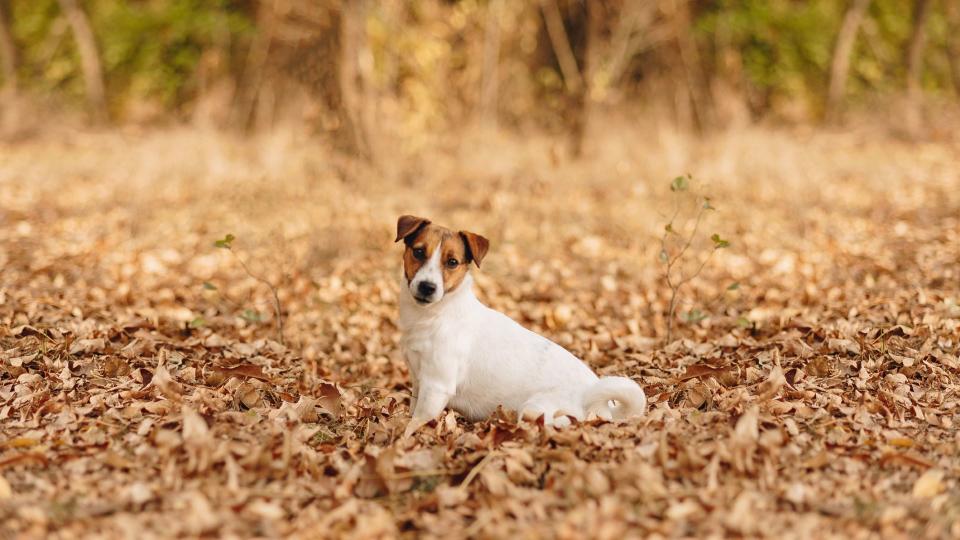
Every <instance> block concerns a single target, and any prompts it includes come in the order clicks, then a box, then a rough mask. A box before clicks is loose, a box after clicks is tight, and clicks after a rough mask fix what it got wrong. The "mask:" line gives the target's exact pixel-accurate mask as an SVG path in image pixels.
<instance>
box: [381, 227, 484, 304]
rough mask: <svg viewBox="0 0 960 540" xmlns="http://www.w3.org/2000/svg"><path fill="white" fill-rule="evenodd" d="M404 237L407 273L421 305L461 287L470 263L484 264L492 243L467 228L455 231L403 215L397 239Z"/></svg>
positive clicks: (404, 261)
mask: <svg viewBox="0 0 960 540" xmlns="http://www.w3.org/2000/svg"><path fill="white" fill-rule="evenodd" d="M401 240H403V243H404V244H405V245H406V249H405V250H404V251H403V275H404V277H406V279H407V290H408V291H410V295H411V296H413V299H414V300H416V301H417V303H418V304H420V305H428V304H433V303H435V302H439V301H440V300H441V299H442V298H443V296H444V295H445V294H447V293H449V292H451V291H453V290H455V289H456V288H457V287H459V286H460V284H461V283H463V278H464V277H466V275H467V270H468V269H469V267H470V263H471V262H472V263H476V265H477V266H478V267H479V266H480V261H482V260H483V257H484V255H486V254H487V249H488V248H489V247H490V242H489V241H488V240H487V239H486V238H484V237H482V236H480V235H479V234H474V233H472V232H467V231H459V232H453V231H451V230H450V229H448V228H446V227H441V226H439V225H436V224H433V223H431V222H430V220H429V219H426V218H421V217H416V216H400V219H398V220H397V239H396V242H399V241H401Z"/></svg>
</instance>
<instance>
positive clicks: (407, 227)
mask: <svg viewBox="0 0 960 540" xmlns="http://www.w3.org/2000/svg"><path fill="white" fill-rule="evenodd" d="M429 223H430V220H429V219H427V218H422V217H417V216H400V219H398V220H397V239H396V240H394V242H399V241H400V240H406V239H407V238H408V237H409V236H411V235H413V233H415V232H417V231H419V230H420V227H423V226H424V225H428V224H429Z"/></svg>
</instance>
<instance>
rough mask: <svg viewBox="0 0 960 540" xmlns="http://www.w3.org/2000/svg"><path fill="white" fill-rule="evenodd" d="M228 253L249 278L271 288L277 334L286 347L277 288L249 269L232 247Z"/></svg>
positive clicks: (228, 249)
mask: <svg viewBox="0 0 960 540" xmlns="http://www.w3.org/2000/svg"><path fill="white" fill-rule="evenodd" d="M227 251H229V252H230V253H232V254H233V256H234V257H235V258H236V259H237V262H239V263H240V266H242V267H243V271H244V272H246V273H247V275H248V276H250V277H252V278H253V279H255V280H257V281H259V282H260V283H263V284H264V285H266V286H267V287H269V288H270V292H271V293H273V309H274V311H275V313H276V315H277V334H278V335H279V336H280V344H281V345H286V343H284V341H283V314H282V312H281V310H280V296H279V295H278V294H277V288H276V287H275V286H274V285H273V283H271V282H270V281H269V280H268V279H266V278H264V277H262V276H258V275H257V274H254V273H253V272H251V271H250V268H248V267H247V263H245V262H243V258H241V257H240V256H239V255H237V253H236V252H235V251H233V248H232V247H228V248H227Z"/></svg>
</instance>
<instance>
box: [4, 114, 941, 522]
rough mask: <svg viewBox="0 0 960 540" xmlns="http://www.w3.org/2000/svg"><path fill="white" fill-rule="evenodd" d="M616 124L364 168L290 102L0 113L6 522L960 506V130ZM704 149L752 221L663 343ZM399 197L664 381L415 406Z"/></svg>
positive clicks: (717, 182)
mask: <svg viewBox="0 0 960 540" xmlns="http://www.w3.org/2000/svg"><path fill="white" fill-rule="evenodd" d="M615 127H616V126H612V127H610V128H609V129H608V130H607V135H606V138H601V139H596V140H595V141H593V142H591V143H588V146H587V151H586V155H585V157H584V159H582V160H578V161H571V160H568V159H566V158H564V157H563V151H562V148H560V149H559V150H558V145H557V144H556V143H555V142H553V141H550V140H548V139H543V140H541V139H539V138H536V137H528V138H525V139H524V140H522V141H520V140H503V141H501V140H500V139H497V138H491V137H487V136H477V137H473V138H470V137H466V138H464V139H458V140H457V142H455V143H454V142H451V143H449V144H448V146H447V147H438V148H436V149H434V150H433V151H431V152H427V153H421V154H418V155H410V156H405V155H404V154H403V152H401V151H399V150H398V152H397V156H396V159H395V160H394V161H393V162H392V163H389V164H383V165H381V166H380V167H379V168H373V167H369V166H361V165H357V164H356V163H352V162H350V161H347V160H343V159H339V158H336V157H334V156H331V155H330V154H328V153H326V152H324V151H323V150H322V149H321V148H320V147H319V146H318V145H317V143H316V142H314V141H312V140H310V139H308V138H304V137H299V136H297V135H296V134H294V133H286V132H278V133H274V134H266V135H260V136H257V137H254V138H252V139H246V140H240V139H233V138H231V137H228V136H224V135H220V134H215V133H207V132H201V131H196V130H165V131H161V132H145V133H144V132H112V133H82V134H78V133H67V132H64V133H60V134H52V135H49V136H44V137H41V138H39V139H34V140H32V141H22V142H18V143H5V144H3V145H0V163H2V167H0V266H2V274H0V537H4V538H6V537H40V536H44V535H47V534H51V533H56V534H57V535H58V536H59V537H61V538H75V537H83V536H88V535H98V536H102V537H126V538H151V537H170V536H210V535H213V536H227V537H252V536H268V537H274V536H294V537H322V536H344V535H347V534H351V535H354V536H356V537H361V538H364V537H392V536H397V535H401V536H402V535H413V534H418V535H422V536H425V537H465V536H477V537H494V538H508V537H511V536H516V535H521V536H524V537H561V538H575V537H583V536H591V537H596V538H620V537H624V536H627V537H630V536H650V535H653V536H691V535H692V536H709V535H714V536H776V537H828V536H842V537H871V536H875V535H877V534H881V535H884V536H890V537H949V536H953V537H957V536H960V488H958V485H960V459H958V446H960V418H958V412H960V360H958V351H960V348H958V343H960V307H958V302H960V269H958V267H960V264H958V263H960V217H958V216H960V166H958V163H957V155H958V151H960V147H958V145H957V143H955V142H949V141H946V142H937V143H930V142H926V143H905V142H897V141H892V140H883V139H879V138H877V137H876V136H873V135H869V134H868V135H865V136H861V135H858V134H851V133H846V134H839V133H823V132H816V133H814V132H806V131H778V130H771V129H759V128H757V129H745V130H740V131H738V132H734V133H728V134H720V135H714V136H711V137H708V138H704V139H699V140H697V139H691V138H688V137H686V136H684V135H682V134H678V133H676V132H673V131H671V130H669V129H661V130H654V129H651V130H650V131H649V132H645V133H630V132H628V131H626V129H627V128H625V129H624V131H622V132H621V135H618V136H617V137H612V136H610V133H618V131H617V129H615ZM628 133H629V134H628ZM688 172H689V173H691V174H692V176H693V178H694V179H696V180H698V181H699V183H698V186H699V187H698V189H701V190H703V192H704V193H709V194H710V195H711V197H712V199H711V204H712V205H713V206H715V207H716V208H717V210H716V211H715V212H711V214H710V216H709V221H707V222H705V223H704V225H703V228H702V230H703V231H704V232H705V233H713V232H716V233H718V234H719V235H720V236H721V237H722V238H724V239H727V240H728V241H729V242H730V243H731V245H730V247H729V248H726V249H723V250H720V251H718V252H717V253H715V254H714V255H713V257H712V258H711V259H710V260H709V261H708V263H707V264H706V265H705V266H704V269H703V272H702V273H701V275H700V276H699V277H698V278H696V279H694V280H692V281H691V282H690V283H689V285H688V287H687V288H686V289H685V290H684V291H683V296H682V300H681V303H680V306H679V308H678V317H677V325H676V328H675V330H674V332H675V338H676V339H675V340H674V341H673V342H672V343H670V344H668V345H665V344H664V337H665V333H666V324H665V318H664V313H665V312H666V310H667V305H668V302H669V293H670V291H669V288H668V287H667V286H666V285H665V283H664V279H663V267H662V264H661V263H660V262H659V261H658V253H659V250H660V244H659V238H660V237H661V235H662V233H663V226H664V224H665V223H666V222H667V221H668V220H669V218H670V215H671V204H672V203H671V198H670V197H671V192H670V191H669V184H670V180H671V179H672V178H673V177H674V176H676V175H678V174H681V173H688ZM400 213H413V214H421V215H426V216H429V217H432V218H434V219H435V220H436V221H438V222H440V223H443V224H446V225H450V226H453V227H457V228H465V229H469V230H473V231H475V232H478V233H482V234H485V235H486V236H488V237H489V238H490V239H491V241H492V248H491V251H490V253H489V255H488V256H487V259H486V260H485V261H484V268H483V270H481V271H479V272H476V274H477V288H478V294H479V295H480V296H481V298H483V299H484V300H485V301H487V302H489V303H490V304H492V305H493V306H495V307H496V308H498V309H500V310H502V311H504V312H506V313H508V314H509V315H511V316H512V317H514V318H516V319H518V320H519V321H521V322H522V323H523V324H525V325H527V326H528V327H531V328H533V329H535V330H537V331H538V332H541V333H543V334H545V335H547V336H549V337H551V338H552V339H554V340H556V341H558V342H559V343H561V344H563V345H564V346H566V347H568V348H569V349H570V350H572V351H573V352H574V353H576V354H577V355H579V356H581V357H582V358H584V359H585V360H586V361H587V362H588V363H589V364H590V365H591V366H592V367H593V368H594V369H595V370H597V371H598V372H600V373H605V374H623V375H627V376H630V377H633V378H634V379H635V380H637V381H638V382H639V383H640V384H641V385H642V386H643V387H644V388H645V390H646V391H647V393H648V396H649V397H650V401H651V406H650V410H649V412H648V414H647V415H646V416H645V417H643V418H640V419H637V420H634V421H631V422H629V423H624V424H614V423H603V422H601V421H591V422H586V423H582V424H579V425H575V426H573V427H572V428H570V429H567V430H563V431H557V430H554V429H552V428H545V427H543V426H542V425H539V424H536V423H529V422H518V421H517V420H516V419H515V418H513V417H511V416H510V415H509V414H502V415H499V416H497V417H496V418H492V419H490V420H489V421H485V422H481V423H476V424H471V423H468V422H465V421H464V420H462V419H460V418H458V416H457V415H456V414H454V413H447V414H446V415H445V416H443V417H442V418H439V419H438V420H437V421H436V422H435V423H431V424H430V425H428V426H427V428H425V429H424V430H422V431H421V432H420V433H419V434H418V435H417V436H416V437H415V438H413V439H412V440H407V441H403V440H398V437H399V434H400V433H401V432H402V429H403V426H404V424H405V422H406V419H407V417H408V414H409V411H408V405H409V385H408V380H407V375H406V370H405V367H404V364H403V361H402V358H400V356H399V353H398V350H397V341H398V332H397V329H396V324H395V319H396V301H397V295H398V294H399V290H400V289H399V285H398V278H399V271H400V249H399V247H397V246H396V245H393V244H392V243H391V240H392V239H393V227H394V223H395V219H396V216H397V215H398V214H400ZM679 226H680V225H678V227H679ZM227 233H231V234H234V235H235V237H236V239H235V240H233V242H231V247H232V249H230V250H227V249H223V248H217V247H215V246H214V241H215V240H217V239H222V238H223V237H224V236H225V234H227ZM708 250H709V243H708V244H707V245H706V246H704V245H702V244H699V243H694V245H693V246H692V247H691V250H690V254H691V256H693V257H704V256H706V254H707V253H708ZM698 260H699V259H696V258H695V259H694V260H693V262H694V263H695V264H696V263H697V261H698ZM241 263H242V264H241ZM243 264H246V265H247V266H248V269H249V271H250V273H251V274H253V275H254V276H257V277H259V278H263V279H264V280H266V281H268V282H271V283H274V284H276V287H277V292H278V298H279V300H280V303H281V308H282V312H283V319H284V323H285V324H284V331H283V336H282V338H283V339H282V342H281V337H280V335H279V334H278V332H277V328H276V324H275V323H276V322H277V321H276V317H275V314H274V311H273V295H272V293H271V290H270V288H269V287H268V286H266V285H265V284H264V283H263V282H262V281H260V280H258V279H255V278H254V277H251V275H249V274H248V273H247V272H246V271H245V270H244V268H243Z"/></svg>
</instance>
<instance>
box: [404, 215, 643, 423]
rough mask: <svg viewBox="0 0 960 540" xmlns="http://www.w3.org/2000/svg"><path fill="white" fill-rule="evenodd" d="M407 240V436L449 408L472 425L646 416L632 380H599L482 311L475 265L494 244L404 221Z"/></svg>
mask: <svg viewBox="0 0 960 540" xmlns="http://www.w3.org/2000/svg"><path fill="white" fill-rule="evenodd" d="M401 240H403V242H404V245H405V249H404V252H403V279H404V281H403V286H404V289H405V290H404V291H402V292H401V294H400V302H399V304H400V305H399V307H400V318H399V325H398V326H399V329H400V331H401V333H402V337H401V340H400V348H401V350H402V352H403V355H404V358H405V359H406V362H407V366H408V367H409V370H410V378H411V381H412V384H413V400H412V402H411V407H410V408H411V411H412V417H411V420H410V422H409V423H408V424H407V428H406V430H405V432H404V436H405V437H409V436H410V435H412V434H413V433H414V432H416V431H417V429H419V428H420V427H421V426H423V425H424V424H426V423H427V422H429V421H430V420H432V419H434V418H436V417H437V416H438V415H439V414H440V413H441V412H443V410H444V408H446V407H448V406H449V407H450V408H452V409H453V410H455V411H457V412H459V413H460V414H462V415H463V416H464V417H466V418H467V419H468V420H470V421H477V420H482V419H483V418H486V417H487V416H489V415H490V414H491V413H493V412H494V411H495V410H496V409H497V407H499V406H502V407H503V408H504V409H509V410H514V411H516V412H517V413H519V414H520V415H521V416H522V417H524V418H532V419H536V418H539V417H540V416H541V415H542V416H543V421H544V424H546V425H553V426H555V427H565V426H567V425H569V423H570V419H569V418H568V416H572V417H573V418H576V419H577V420H583V419H585V418H588V417H590V416H591V415H596V416H597V417H600V418H604V419H607V420H621V419H625V418H629V417H633V416H639V415H641V414H643V412H644V411H645V409H646V405H647V399H646V396H645V395H644V393H643V390H642V389H641V388H640V386H639V385H638V384H637V383H635V382H634V381H632V380H631V379H628V378H626V377H597V375H596V374H594V373H593V371H592V370H591V369H590V368H589V367H587V365H586V364H585V363H583V361H581V360H580V359H578V358H577V357H576V356H574V355H573V354H571V353H570V352H568V351H567V350H566V349H564V348H563V347H561V346H560V345H557V344H556V343H554V342H552V341H550V340H549V339H547V338H545V337H543V336H541V335H539V334H536V333H534V332H531V331H530V330H527V329H526V328H524V327H523V326H521V325H520V324H518V323H517V322H516V321H514V320H512V319H510V318H509V317H507V316H506V315H504V314H502V313H500V312H498V311H495V310H493V309H491V308H489V307H487V306H485V305H484V304H482V303H481V302H480V301H479V300H478V299H477V297H476V296H474V293H473V288H472V284H473V278H472V277H471V275H470V264H471V263H472V264H476V265H477V267H478V268H479V267H480V263H481V261H483V259H484V257H485V256H486V254H487V251H488V249H489V248H490V242H489V241H488V240H487V239H486V238H484V237H483V236H480V235H479V234H475V233H472V232H468V231H458V232H453V231H452V230H450V229H448V228H446V227H441V226H438V225H435V224H433V223H431V222H430V220H429V219H425V218H422V217H416V216H409V215H405V216H401V217H400V218H399V219H398V220H397V238H396V240H395V242H399V241H401Z"/></svg>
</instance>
